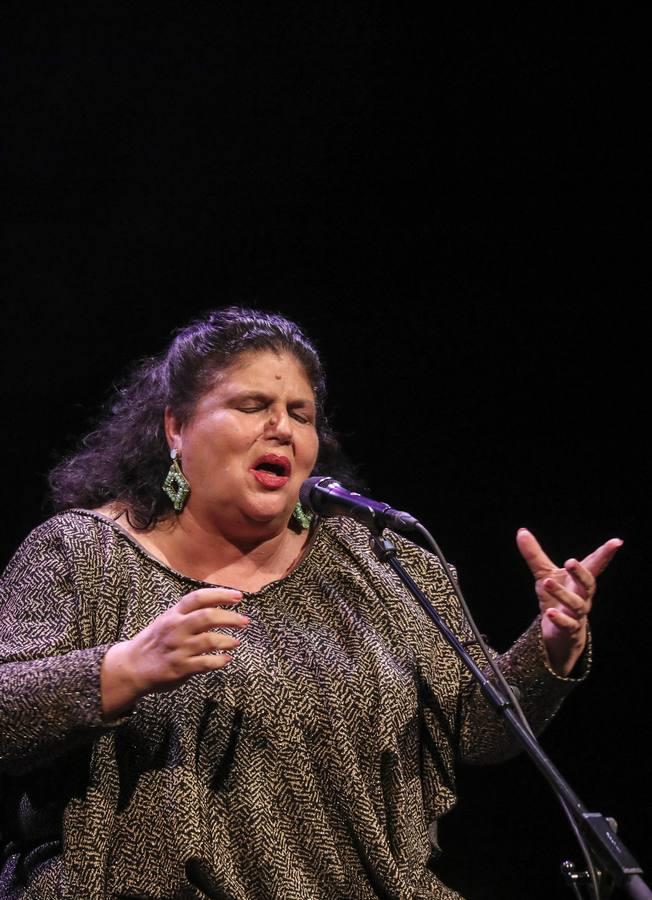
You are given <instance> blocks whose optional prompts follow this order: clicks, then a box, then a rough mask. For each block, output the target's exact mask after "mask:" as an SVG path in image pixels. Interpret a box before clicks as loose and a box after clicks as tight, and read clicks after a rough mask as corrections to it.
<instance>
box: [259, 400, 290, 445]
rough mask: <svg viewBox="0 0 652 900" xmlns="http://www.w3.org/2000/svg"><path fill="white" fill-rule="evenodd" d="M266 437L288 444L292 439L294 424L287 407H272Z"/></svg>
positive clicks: (266, 427)
mask: <svg viewBox="0 0 652 900" xmlns="http://www.w3.org/2000/svg"><path fill="white" fill-rule="evenodd" d="M265 437H268V438H273V439H275V440H277V441H279V443H282V444H288V443H289V442H290V441H291V439H292V425H291V422H290V416H289V415H288V411H287V409H285V407H283V408H281V407H271V408H270V413H269V418H268V419H267V423H266V426H265Z"/></svg>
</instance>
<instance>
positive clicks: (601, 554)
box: [582, 538, 623, 575]
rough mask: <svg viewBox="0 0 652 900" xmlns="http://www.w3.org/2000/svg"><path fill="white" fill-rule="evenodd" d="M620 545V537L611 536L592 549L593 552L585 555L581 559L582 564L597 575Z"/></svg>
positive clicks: (605, 566) (602, 570)
mask: <svg viewBox="0 0 652 900" xmlns="http://www.w3.org/2000/svg"><path fill="white" fill-rule="evenodd" d="M622 545H623V542H622V541H621V540H620V538H611V540H608V541H606V543H604V544H602V546H600V547H598V549H597V550H594V551H593V553H589V555H588V556H585V557H584V559H583V560H582V565H583V566H585V567H586V568H587V569H588V570H589V572H591V573H592V574H593V575H599V574H600V573H601V572H604V570H605V569H606V568H607V566H608V565H609V563H610V562H611V560H612V559H613V558H614V556H615V555H616V553H617V552H618V550H620V548H621V547H622Z"/></svg>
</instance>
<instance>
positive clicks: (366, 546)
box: [320, 517, 450, 594]
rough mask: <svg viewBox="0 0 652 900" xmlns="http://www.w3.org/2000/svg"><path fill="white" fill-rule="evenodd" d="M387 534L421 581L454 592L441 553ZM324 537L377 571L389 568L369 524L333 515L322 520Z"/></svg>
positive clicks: (324, 540) (401, 559) (410, 569)
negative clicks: (373, 537) (376, 548)
mask: <svg viewBox="0 0 652 900" xmlns="http://www.w3.org/2000/svg"><path fill="white" fill-rule="evenodd" d="M385 536H386V537H387V538H388V539H389V540H390V541H391V542H392V543H393V545H394V546H395V548H396V555H397V557H398V559H399V560H400V562H401V563H402V564H403V566H404V567H405V568H406V569H407V571H408V573H409V574H410V575H411V577H412V578H414V579H415V580H416V581H417V582H418V583H420V584H426V585H429V586H431V587H432V588H434V589H435V590H437V591H438V592H445V593H446V594H448V593H449V592H450V584H449V581H448V576H447V574H446V572H445V571H444V567H443V566H442V564H441V562H440V561H439V559H437V557H436V556H435V555H434V554H433V553H431V552H430V551H429V550H425V549H424V548H423V547H421V546H419V545H418V544H415V543H413V542H412V541H410V540H408V539H407V538H406V537H403V536H402V535H399V534H396V533H395V532H393V531H390V530H389V529H387V531H386V532H385ZM320 537H321V540H322V541H323V542H325V543H327V544H330V545H331V547H332V546H335V547H338V548H340V550H341V552H344V553H345V554H346V555H347V556H348V557H350V558H351V559H352V560H355V561H356V562H357V564H358V565H361V566H362V567H364V568H371V569H373V570H375V571H388V566H387V565H386V563H384V562H381V561H380V560H379V559H378V557H377V556H376V553H375V551H374V550H373V548H372V540H371V539H372V535H371V532H370V531H369V529H368V528H366V527H365V526H364V525H360V524H359V523H358V522H356V521H355V520H354V519H350V518H348V517H333V518H328V519H322V520H321V522H320Z"/></svg>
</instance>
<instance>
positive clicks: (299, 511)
mask: <svg viewBox="0 0 652 900" xmlns="http://www.w3.org/2000/svg"><path fill="white" fill-rule="evenodd" d="M292 515H293V516H294V518H295V519H296V520H297V522H298V523H299V525H300V526H301V530H302V531H305V530H306V528H310V523H311V522H312V513H311V512H306V510H305V509H304V508H303V506H302V505H301V500H297V505H296V506H295V507H294V511H293V513H292Z"/></svg>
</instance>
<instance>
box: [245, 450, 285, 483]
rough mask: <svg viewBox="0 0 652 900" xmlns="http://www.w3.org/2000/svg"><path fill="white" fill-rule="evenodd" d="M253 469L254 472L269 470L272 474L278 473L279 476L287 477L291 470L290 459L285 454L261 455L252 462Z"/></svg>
mask: <svg viewBox="0 0 652 900" xmlns="http://www.w3.org/2000/svg"><path fill="white" fill-rule="evenodd" d="M254 471H256V472H271V473H272V475H278V476H279V477H285V478H287V477H288V476H289V475H290V472H291V471H292V466H291V465H290V460H289V459H287V457H285V456H274V455H273V454H271V453H269V454H267V455H266V456H261V458H260V459H258V460H256V462H255V463H254Z"/></svg>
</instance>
